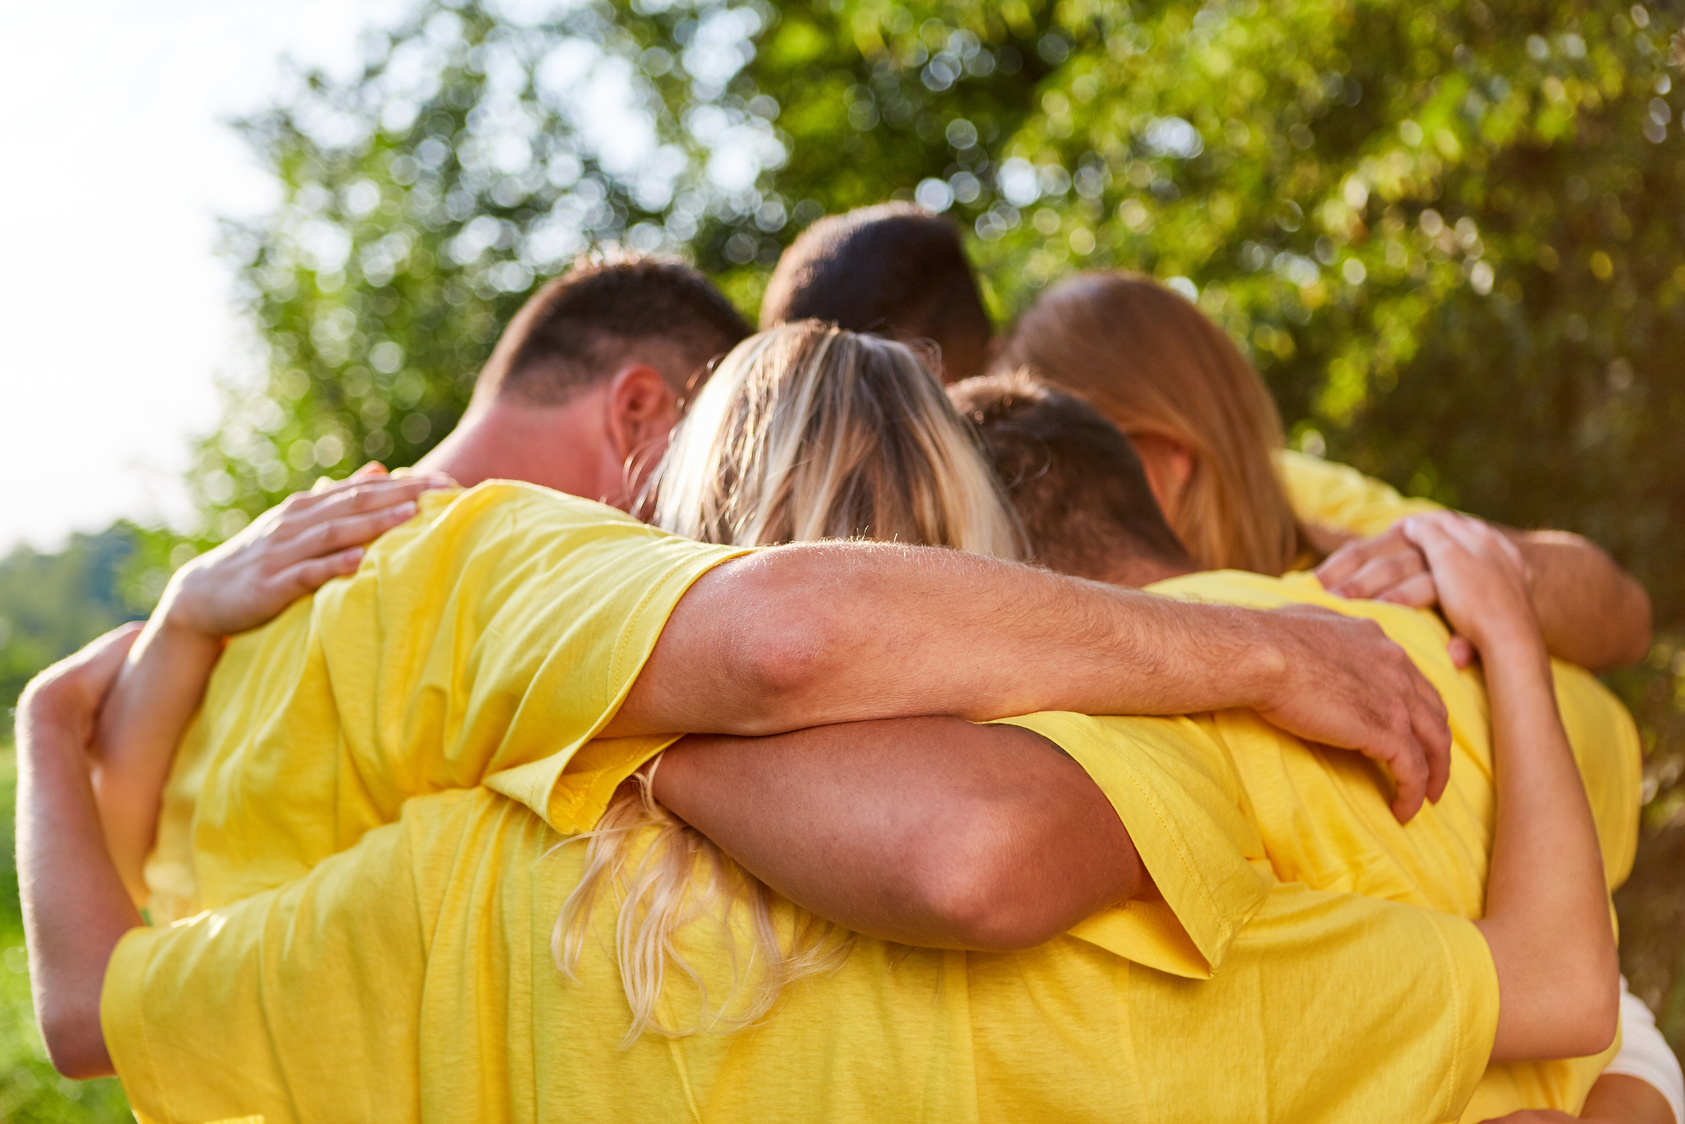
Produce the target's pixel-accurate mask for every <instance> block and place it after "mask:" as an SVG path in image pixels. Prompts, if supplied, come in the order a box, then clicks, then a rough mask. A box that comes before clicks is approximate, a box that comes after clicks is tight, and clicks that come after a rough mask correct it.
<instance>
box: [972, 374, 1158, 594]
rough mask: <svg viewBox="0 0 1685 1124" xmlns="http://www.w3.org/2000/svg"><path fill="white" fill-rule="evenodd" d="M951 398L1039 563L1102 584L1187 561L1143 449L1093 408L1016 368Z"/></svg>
mask: <svg viewBox="0 0 1685 1124" xmlns="http://www.w3.org/2000/svg"><path fill="white" fill-rule="evenodd" d="M948 396H949V397H950V398H951V399H953V402H954V405H955V406H956V407H958V408H959V411H960V413H962V414H965V415H966V416H967V417H969V418H970V419H971V422H972V424H974V425H975V426H976V427H977V430H978V432H979V433H980V434H981V435H982V437H983V446H984V448H985V449H986V450H987V452H988V455H989V460H990V463H991V464H992V466H993V467H994V470H995V476H996V478H997V479H998V480H999V481H1000V484H1001V487H1003V488H1005V489H1006V493H1007V495H1008V497H1010V499H1011V500H1012V506H1013V507H1014V508H1016V509H1017V512H1018V520H1019V522H1020V523H1021V524H1022V525H1023V528H1024V536H1025V538H1026V539H1027V540H1028V542H1029V547H1030V552H1031V556H1032V558H1033V559H1034V560H1035V561H1037V562H1040V563H1041V564H1042V565H1044V566H1046V567H1048V568H1049V569H1052V570H1058V571H1059V572H1060V573H1065V574H1075V575H1077V576H1079V577H1085V578H1096V579H1102V580H1103V579H1105V578H1106V576H1107V575H1108V573H1110V572H1111V571H1112V570H1113V568H1114V567H1115V566H1116V564H1117V563H1118V562H1120V561H1123V560H1127V559H1148V560H1151V561H1154V562H1163V563H1167V564H1170V565H1178V566H1182V565H1187V563H1188V555H1187V551H1185V550H1184V549H1183V547H1182V543H1181V541H1180V540H1178V539H1177V538H1176V533H1175V532H1174V531H1172V530H1171V529H1170V524H1168V523H1166V522H1165V521H1164V514H1163V513H1162V512H1161V511H1159V507H1158V501H1157V500H1155V499H1154V498H1153V490H1152V488H1151V486H1149V485H1148V483H1147V474H1146V472H1145V471H1144V470H1143V469H1142V468H1141V458H1140V457H1138V456H1136V454H1135V448H1134V446H1133V445H1131V444H1130V443H1129V438H1127V437H1125V436H1124V435H1123V434H1122V433H1121V432H1120V431H1119V430H1118V428H1117V427H1116V426H1115V425H1113V424H1112V423H1111V422H1109V421H1107V420H1106V419H1105V418H1104V417H1103V416H1102V415H1101V414H1100V411H1098V410H1096V409H1095V408H1094V407H1093V406H1090V405H1089V404H1088V403H1086V402H1084V401H1082V400H1081V399H1079V398H1074V397H1072V396H1071V395H1069V394H1065V393H1062V392H1060V391H1057V390H1054V389H1053V388H1052V387H1050V386H1047V385H1046V384H1045V383H1040V382H1037V381H1035V380H1034V379H1032V378H1030V377H1029V376H1027V375H1025V374H1023V373H1016V372H1015V373H1011V374H1000V375H990V376H988V377H986V378H975V379H967V380H965V381H964V382H961V383H956V384H954V385H953V386H951V387H949V388H948Z"/></svg>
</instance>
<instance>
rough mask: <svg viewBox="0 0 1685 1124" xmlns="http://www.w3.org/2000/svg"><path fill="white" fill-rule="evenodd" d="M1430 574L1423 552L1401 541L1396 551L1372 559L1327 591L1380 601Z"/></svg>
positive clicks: (1329, 587)
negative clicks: (1422, 576)
mask: <svg viewBox="0 0 1685 1124" xmlns="http://www.w3.org/2000/svg"><path fill="white" fill-rule="evenodd" d="M1427 571H1428V563H1427V559H1425V558H1423V557H1422V552H1421V551H1419V550H1417V549H1416V548H1415V547H1414V546H1412V545H1410V544H1409V543H1408V542H1405V541H1404V540H1403V539H1402V538H1400V539H1399V540H1398V545H1397V546H1396V547H1395V548H1394V549H1393V550H1390V551H1388V552H1387V553H1385V554H1382V555H1378V556H1376V557H1374V558H1371V559H1370V560H1369V561H1368V562H1366V563H1365V564H1364V565H1363V566H1362V567H1361V568H1360V569H1358V570H1357V572H1355V573H1354V574H1352V575H1351V576H1350V577H1348V578H1346V579H1345V580H1344V581H1341V582H1336V583H1335V584H1334V585H1332V586H1328V587H1327V589H1328V591H1329V592H1330V593H1337V594H1339V595H1340V596H1341V597H1354V598H1378V597H1380V596H1381V595H1382V594H1384V593H1387V592H1388V591H1390V590H1393V589H1396V588H1398V587H1399V586H1401V585H1403V584H1404V583H1405V582H1408V581H1409V580H1410V579H1412V578H1414V577H1416V576H1417V575H1419V574H1425V573H1427Z"/></svg>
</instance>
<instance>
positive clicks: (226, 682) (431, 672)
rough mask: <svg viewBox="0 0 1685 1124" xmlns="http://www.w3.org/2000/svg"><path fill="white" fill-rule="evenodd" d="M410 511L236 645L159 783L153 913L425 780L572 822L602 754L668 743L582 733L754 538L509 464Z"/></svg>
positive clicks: (263, 864)
mask: <svg viewBox="0 0 1685 1124" xmlns="http://www.w3.org/2000/svg"><path fill="white" fill-rule="evenodd" d="M420 509H421V510H420V513H419V515H418V516H417V517H416V518H415V519H413V520H411V521H410V522H409V523H407V524H405V525H404V526H403V527H400V528H398V529H396V530H392V531H388V532H387V533H386V534H385V535H383V536H382V537H381V538H380V539H378V540H377V541H376V542H374V543H373V544H372V545H371V546H370V547H369V551H368V554H367V555H366V556H365V558H364V560H363V562H362V565H361V566H360V567H359V568H358V570H357V572H356V574H354V575H352V576H350V577H348V578H344V579H339V580H335V581H332V582H329V583H328V584H327V585H325V586H323V587H322V588H321V589H320V590H319V591H318V592H317V593H316V594H315V596H314V597H309V598H305V599H303V600H301V601H299V602H296V603H295V604H293V605H292V606H290V607H289V608H288V609H287V610H286V611H285V612H284V613H282V614H281V615H280V616H279V617H277V618H276V619H275V620H273V621H271V622H270V623H268V624H267V625H264V626H263V627H262V628H258V629H255V630H253V631H252V632H249V633H246V634H244V635H241V636H238V637H236V638H234V639H233V640H232V641H231V642H230V643H229V645H228V649H227V651H225V652H224V653H223V656H222V659H221V661H220V662H219V663H218V665H217V668H216V671H215V673H214V674H213V675H212V677H211V681H210V685H209V688H208V690H207V692H206V695H205V701H204V705H203V707H202V708H201V710H200V713H199V714H198V716H197V717H196V718H195V720H194V722H193V724H192V726H191V727H190V729H189V731H188V733H187V735H186V737H185V738H184V740H183V744H182V746H181V748H180V750H179V752H178V755H177V759H176V761H175V764H174V767H173V769H172V771H171V775H170V779H169V781H168V784H167V786H166V790H165V796H164V803H163V809H162V814H161V818H160V822H159V828H158V836H157V841H156V844H155V847H154V850H153V853H152V855H151V856H150V858H149V860H148V864H147V870H146V874H147V881H148V886H149V888H150V890H151V891H152V897H151V901H150V903H149V905H150V907H151V908H150V914H151V917H152V919H153V920H154V921H155V922H159V923H162V922H167V921H171V920H175V919H178V918H181V917H186V916H189V915H191V914H192V913H195V912H197V911H198V910H199V909H200V908H206V907H214V906H219V905H225V904H227V903H229V902H233V901H236V900H238V899H240V898H243V897H246V896H248V895H250V894H253V893H256V892H258V891H261V890H266V889H269V888H270V887H273V886H279V885H281V884H282V883H284V882H287V881H290V880H292V879H295V878H298V877H300V876H302V875H303V874H305V873H306V872H308V871H309V870H310V868H311V867H313V866H315V865H316V863H318V862H320V861H321V860H322V859H324V858H326V857H328V856H329V855H332V854H336V853H338V852H340V851H343V850H345V849H346V848H347V847H349V846H351V845H352V844H353V843H355V842H356V841H357V839H358V838H359V837H361V835H362V834H363V833H364V832H366V831H368V830H369V829H370V828H373V827H378V826H379V825H381V824H385V823H391V822H393V821H394V820H396V819H397V816H398V809H399V807H400V806H401V805H402V804H403V802H404V801H405V800H406V799H408V798H409V797H411V796H416V795H420V794H422V793H427V792H436V791H439V790H441V789H449V788H471V787H473V786H475V785H477V784H480V783H482V782H484V783H486V784H489V785H490V786H491V787H493V788H495V789H498V790H499V791H503V792H506V793H508V794H509V795H511V796H515V797H517V798H519V799H524V800H526V801H527V802H528V803H530V804H532V805H533V806H534V807H535V808H536V809H537V810H538V811H540V812H541V814H543V815H545V816H546V817H547V818H548V819H549V820H550V822H551V823H552V824H554V825H555V826H556V827H557V828H558V829H559V830H563V831H577V830H582V829H583V828H586V827H589V826H591V825H593V824H594V823H595V822H596V815H595V813H594V812H593V813H592V814H591V815H590V818H588V819H586V820H584V821H581V820H579V819H578V818H577V817H576V815H575V813H576V802H583V804H584V805H586V806H588V807H590V808H596V807H599V806H600V805H601V804H603V803H605V802H606V801H607V799H608V795H609V793H610V792H612V791H613V789H614V786H615V785H616V784H618V783H619V782H620V780H621V779H622V775H621V774H619V773H616V774H614V775H612V776H609V775H606V774H604V773H602V772H601V770H600V768H599V761H600V757H601V755H602V754H603V752H605V751H612V756H613V758H614V760H615V761H616V762H618V761H620V760H621V759H623V758H624V759H629V760H633V761H640V762H641V761H642V760H645V759H647V758H649V757H650V756H652V755H654V754H655V753H656V752H658V751H659V750H660V749H662V748H663V747H664V746H665V745H667V744H669V743H670V742H671V741H672V739H671V738H626V739H615V740H612V741H598V742H592V741H591V739H592V738H594V737H595V735H596V734H597V733H598V732H599V731H600V730H601V729H602V728H603V727H604V726H605V725H606V724H607V723H608V721H609V720H610V719H611V718H612V717H613V715H614V712H615V711H616V710H617V709H618V708H619V705H620V703H621V702H622V701H623V700H624V698H625V696H626V692H627V691H628V690H629V689H630V688H631V685H632V682H633V681H634V680H635V679H636V678H637V675H638V672H639V671H640V670H641V669H642V667H643V664H644V661H645V659H647V658H648V656H649V653H650V651H651V650H652V649H653V647H654V645H655V641H656V638H657V637H658V636H659V635H660V633H661V629H662V627H663V626H664V625H665V624H666V621H667V617H668V615H669V614H670V613H671V612H672V609H673V606H674V605H675V604H677V603H678V600H679V598H680V597H681V596H683V594H684V592H685V590H686V589H688V588H689V587H690V585H691V583H692V582H694V581H695V580H696V579H697V578H698V577H700V576H701V575H702V574H704V573H706V572H707V571H708V570H709V569H710V568H712V567H713V566H715V565H717V564H718V563H720V562H721V561H723V560H725V559H727V558H730V557H733V556H734V555H738V554H742V553H744V552H743V551H742V550H739V549H735V548H724V547H717V546H705V545H703V544H700V543H696V542H692V541H690V540H688V539H681V538H678V537H676V536H673V535H668V534H666V533H664V532H662V531H659V530H656V529H654V528H652V527H647V526H645V525H644V524H642V523H639V522H638V521H636V520H634V519H632V518H630V517H629V516H627V515H625V514H624V513H622V512H619V511H616V510H614V509H613V508H609V507H605V506H603V505H602V504H597V503H592V502H590V501H587V500H581V499H578V498H575V497H573V496H567V495H563V494H562V493H560V492H553V491H550V490H548V489H545V488H539V487H536V486H533V485H529V484H519V483H511V482H506V481H494V482H490V483H486V484H482V485H480V486H478V487H476V488H473V489H471V490H469V491H466V492H464V491H455V490H453V491H445V492H430V493H427V494H426V495H424V496H422V497H421V501H420ZM588 743H589V746H590V748H588V749H586V750H585V751H584V752H581V748H582V747H585V746H587V745H588ZM634 767H635V766H634ZM564 772H566V773H567V774H568V777H569V784H568V785H566V786H559V785H558V784H557V779H558V777H559V776H560V775H561V774H562V773H564Z"/></svg>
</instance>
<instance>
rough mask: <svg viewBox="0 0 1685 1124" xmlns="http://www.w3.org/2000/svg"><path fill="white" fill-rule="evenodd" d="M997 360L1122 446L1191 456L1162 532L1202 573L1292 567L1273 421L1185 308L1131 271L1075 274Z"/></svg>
mask: <svg viewBox="0 0 1685 1124" xmlns="http://www.w3.org/2000/svg"><path fill="white" fill-rule="evenodd" d="M1000 361H1001V364H1002V366H1003V367H1004V368H1005V369H1016V368H1024V369H1027V370H1028V371H1029V372H1030V373H1031V374H1033V375H1034V376H1035V377H1037V378H1039V379H1041V380H1043V381H1044V382H1048V383H1051V384H1052V385H1054V386H1057V387H1059V388H1060V389H1062V390H1066V391H1069V392H1070V393H1073V394H1075V395H1077V396H1078V397H1081V398H1084V399H1087V400H1088V401H1089V402H1090V403H1092V404H1093V405H1094V406H1095V407H1096V408H1097V409H1098V410H1099V411H1100V412H1101V413H1102V414H1104V415H1106V417H1107V418H1109V419H1110V420H1111V422H1112V424H1114V425H1116V426H1117V427H1118V428H1119V429H1121V430H1123V432H1124V433H1126V434H1128V435H1129V436H1131V437H1139V436H1143V435H1153V436H1158V437H1166V438H1169V439H1171V440H1173V441H1176V442H1179V443H1181V444H1182V445H1184V446H1186V447H1187V448H1188V449H1189V450H1190V451H1191V452H1192V455H1193V472H1192V474H1191V475H1190V476H1189V478H1188V482H1187V485H1186V487H1185V489H1184V490H1183V493H1182V496H1181V502H1180V505H1179V507H1178V510H1177V511H1176V513H1175V518H1174V519H1173V520H1172V523H1171V525H1172V527H1173V529H1174V530H1175V531H1176V534H1177V537H1179V538H1180V539H1181V540H1182V542H1183V544H1184V545H1185V546H1186V547H1187V548H1188V553H1190V554H1191V555H1193V558H1194V560H1195V562H1196V563H1198V564H1199V565H1200V566H1201V567H1202V568H1206V569H1242V570H1253V571H1256V572H1257V573H1262V574H1270V575H1277V574H1280V573H1282V572H1283V571H1285V570H1288V569H1290V568H1291V567H1292V566H1293V564H1294V561H1295V559H1297V558H1298V557H1299V555H1300V553H1301V550H1302V544H1303V536H1302V534H1301V533H1300V531H1299V525H1298V521H1297V519H1296V518H1295V517H1294V514H1293V509H1292V507H1291V506H1290V505H1289V503H1288V500H1287V493H1286V490H1285V489H1284V488H1283V487H1282V484H1281V479H1280V477H1279V476H1278V475H1277V471H1276V466H1275V457H1274V454H1275V453H1276V452H1278V451H1279V450H1280V449H1281V448H1282V447H1283V446H1284V445H1285V440H1284V437H1283V434H1282V428H1281V415H1280V414H1279V413H1277V411H1276V406H1275V401H1274V400H1273V399H1272V398H1271V397H1270V393H1269V389H1268V388H1267V387H1265V386H1264V380H1263V379H1262V378H1260V377H1259V376H1258V372H1257V371H1256V370H1254V369H1253V367H1252V365H1251V364H1250V363H1248V362H1247V361H1246V358H1245V356H1243V355H1242V354H1241V353H1240V349H1239V348H1237V347H1236V346H1235V345H1234V343H1233V342H1232V341H1231V340H1230V339H1229V338H1228V336H1226V335H1225V334H1224V333H1223V331H1222V329H1221V328H1219V327H1218V326H1217V325H1216V324H1214V323H1212V322H1211V320H1209V319H1208V318H1207V317H1206V316H1205V314H1204V313H1202V312H1200V310H1199V309H1198V308H1197V307H1195V306H1194V304H1193V302H1191V301H1189V300H1187V299H1185V298H1184V297H1182V296H1181V295H1180V294H1178V293H1175V292H1173V291H1172V290H1170V289H1168V288H1166V287H1165V286H1163V285H1160V284H1159V283H1158V282H1157V281H1154V280H1153V279H1152V278H1150V277H1145V276H1142V275H1139V274H1131V273H1090V274H1082V275H1079V276H1077V277H1074V278H1071V279H1070V280H1068V281H1064V282H1061V283H1060V284H1058V285H1054V286H1052V287H1050V288H1049V289H1048V290H1047V291H1046V292H1044V293H1043V294H1042V295H1041V296H1040V297H1039V298H1038V299H1037V300H1036V302H1035V304H1034V305H1033V306H1031V308H1030V309H1029V310H1028V311H1027V312H1025V313H1024V315H1023V316H1022V317H1021V318H1020V319H1019V321H1018V323H1017V325H1016V326H1015V327H1014V329H1013V331H1012V335H1011V337H1010V339H1008V341H1007V343H1006V346H1005V348H1004V349H1003V352H1002V354H1001V360H1000Z"/></svg>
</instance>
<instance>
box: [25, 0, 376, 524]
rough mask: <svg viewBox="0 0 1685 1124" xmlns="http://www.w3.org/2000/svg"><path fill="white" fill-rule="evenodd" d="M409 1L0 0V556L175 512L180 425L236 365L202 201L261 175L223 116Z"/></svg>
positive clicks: (214, 211)
mask: <svg viewBox="0 0 1685 1124" xmlns="http://www.w3.org/2000/svg"><path fill="white" fill-rule="evenodd" d="M407 8H408V3H407V0H286V2H285V3H274V2H272V0H152V2H150V3H140V2H138V0H126V2H124V0H57V2H55V3H51V4H41V3H23V2H22V0H0V27H4V29H5V31H4V34H3V35H0V104H4V105H6V106H8V107H9V110H8V113H7V124H8V126H9V127H8V129H7V140H6V142H5V144H4V147H3V148H0V153H3V155H0V214H3V215H4V216H5V225H4V228H3V233H0V246H3V247H4V250H3V252H0V480H3V481H4V487H3V488H0V555H3V554H5V553H7V552H9V551H10V550H11V548H12V547H13V546H14V545H16V544H17V543H19V542H28V543H30V544H31V545H33V546H35V547H37V548H38V549H45V550H53V549H57V548H58V547H60V546H61V545H62V544H63V542H64V540H65V537H66V536H67V535H68V534H69V533H70V532H71V531H73V530H98V529H100V528H102V527H104V526H106V525H107V524H108V523H110V521H111V520H112V519H114V518H116V517H118V516H128V517H130V518H134V519H137V520H140V521H143V522H153V521H158V520H161V519H180V518H182V517H183V516H184V514H185V513H186V511H187V500H186V493H185V491H184V490H183V488H182V485H181V482H180V478H181V474H182V472H183V471H184V470H185V468H186V466H187V462H188V454H189V440H190V438H191V437H192V436H194V435H197V434H203V433H206V432H208V431H209V430H210V429H212V428H213V427H214V426H215V424H216V420H217V415H218V399H217V395H216V390H215V378H216V376H217V375H218V374H219V373H237V372H239V371H241V370H242V369H245V368H243V364H247V363H249V360H247V359H245V358H244V357H243V354H242V338H243V333H242V328H241V326H240V323H239V320H238V317H237V315H236V311H235V309H234V308H233V307H232V304H231V298H230V293H231V285H230V282H231V277H232V273H231V270H230V267H229V266H228V265H227V264H226V263H225V262H224V261H222V260H221V259H219V258H218V257H217V256H216V255H215V252H214V246H215V239H216V223H215V219H216V216H217V215H234V216H239V215H251V214H257V213H261V212H262V211H263V210H264V209H266V208H267V207H268V206H269V205H271V204H272V203H273V202H274V200H275V195H274V194H273V188H272V187H271V185H270V184H269V182H268V181H267V179H266V177H265V176H264V175H263V174H262V173H261V172H260V171H259V169H258V168H257V165H256V163H255V162H254V161H253V160H252V159H251V158H250V157H249V156H248V155H247V153H246V150H245V148H244V145H243V144H242V142H241V141H240V140H239V139H238V138H237V137H236V136H235V135H234V134H233V132H232V131H231V130H230V129H228V128H227V127H226V126H225V125H224V124H223V122H224V120H225V119H226V118H228V117H230V116H233V115H236V114H238V113H240V112H242V111H249V110H252V109H255V108H257V107H259V106H261V105H262V104H264V102H265V101H266V100H268V98H269V97H270V96H271V95H272V94H273V93H274V92H275V91H276V90H278V89H279V88H280V85H281V83H280V80H279V77H278V76H279V74H280V72H281V69H280V60H281V59H282V57H283V56H287V55H290V56H291V57H293V58H295V59H299V60H301V61H306V62H310V63H314V64H317V65H322V66H325V67H327V68H329V69H330V70H333V71H337V72H341V73H343V72H347V71H349V70H351V68H353V67H354V66H355V65H356V64H357V60H358V58H359V53H358V51H359V43H358V39H359V36H358V33H359V31H360V30H361V29H362V28H364V27H366V26H377V27H386V26H390V25H392V24H393V23H395V22H396V21H397V20H398V19H399V18H400V17H401V15H402V14H403V12H404V11H405V10H406V9H407Z"/></svg>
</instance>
